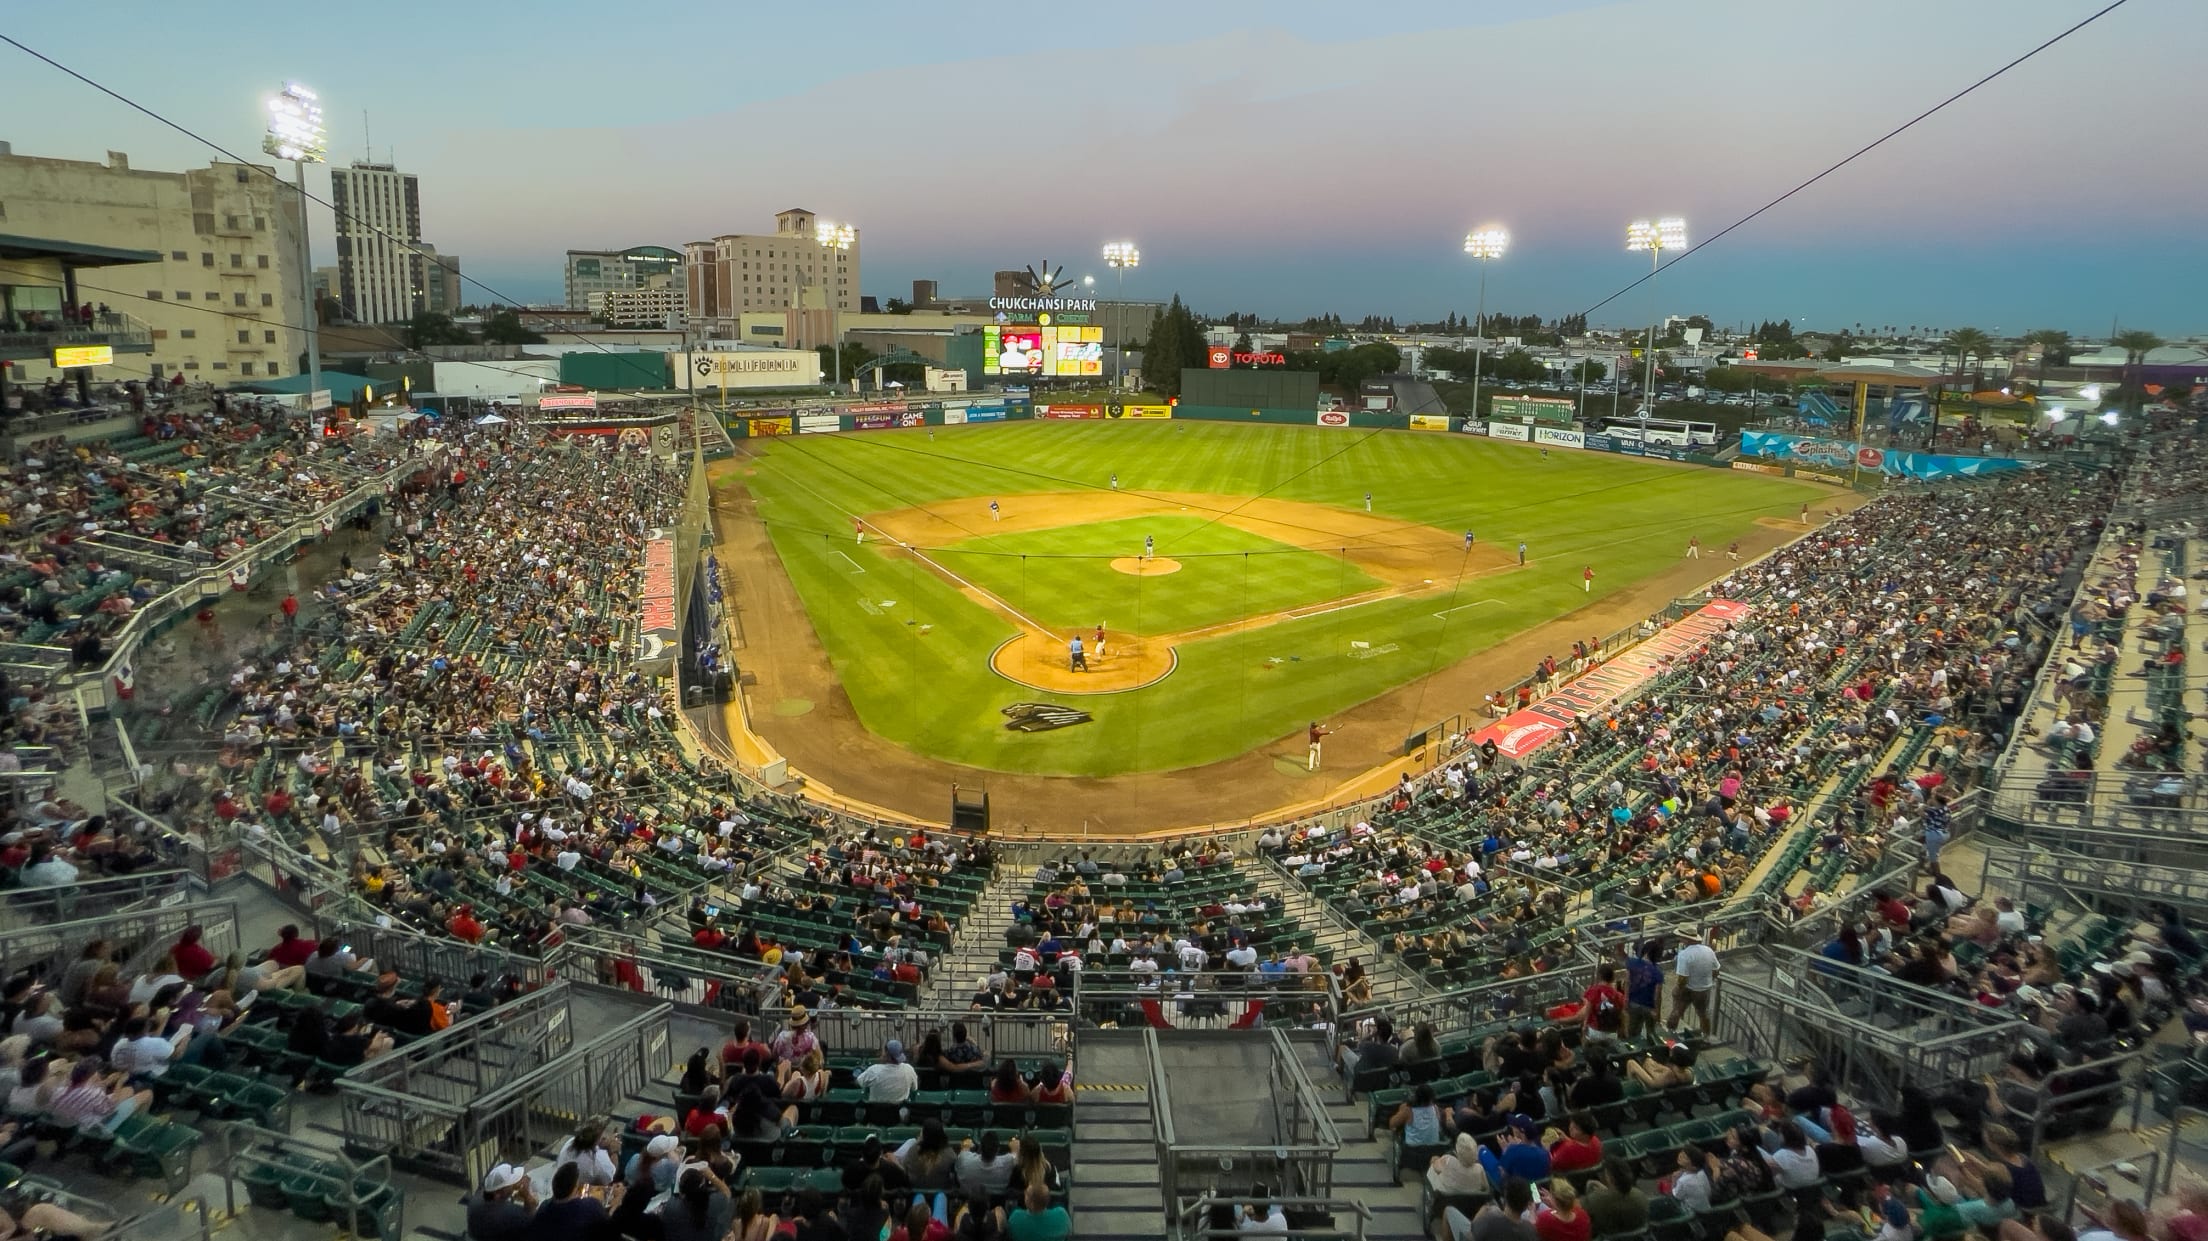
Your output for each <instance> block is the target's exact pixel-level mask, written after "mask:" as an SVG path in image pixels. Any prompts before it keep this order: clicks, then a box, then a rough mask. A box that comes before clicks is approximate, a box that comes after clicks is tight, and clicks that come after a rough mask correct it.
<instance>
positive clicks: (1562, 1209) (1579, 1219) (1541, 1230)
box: [1533, 1180, 1595, 1241]
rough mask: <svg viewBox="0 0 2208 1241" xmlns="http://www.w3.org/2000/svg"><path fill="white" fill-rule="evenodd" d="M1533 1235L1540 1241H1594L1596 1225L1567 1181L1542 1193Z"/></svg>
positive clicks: (1535, 1217) (1558, 1181)
mask: <svg viewBox="0 0 2208 1241" xmlns="http://www.w3.org/2000/svg"><path fill="white" fill-rule="evenodd" d="M1533 1235H1534V1236H1535V1237H1537V1238H1539V1239H1540V1241H1591V1239H1592V1238H1593V1237H1594V1235H1595V1224H1594V1221H1593V1220H1591V1219H1589V1218H1588V1216H1587V1212H1586V1211H1585V1210H1583V1209H1582V1208H1581V1207H1580V1205H1579V1191H1578V1190H1576V1189H1573V1188H1572V1183H1571V1182H1570V1181H1565V1180H1557V1181H1551V1182H1550V1183H1549V1184H1548V1185H1547V1186H1545V1187H1543V1189H1542V1190H1541V1206H1540V1208H1539V1209H1538V1211H1537V1212H1536V1213H1535V1215H1534V1217H1533Z"/></svg>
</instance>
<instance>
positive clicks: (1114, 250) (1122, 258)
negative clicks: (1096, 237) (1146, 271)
mask: <svg viewBox="0 0 2208 1241" xmlns="http://www.w3.org/2000/svg"><path fill="white" fill-rule="evenodd" d="M1104 263H1105V265H1106V266H1108V267H1140V266H1142V251H1140V250H1137V249H1136V248H1135V243H1134V242H1131V241H1114V242H1108V243H1106V245H1105V246H1104Z"/></svg>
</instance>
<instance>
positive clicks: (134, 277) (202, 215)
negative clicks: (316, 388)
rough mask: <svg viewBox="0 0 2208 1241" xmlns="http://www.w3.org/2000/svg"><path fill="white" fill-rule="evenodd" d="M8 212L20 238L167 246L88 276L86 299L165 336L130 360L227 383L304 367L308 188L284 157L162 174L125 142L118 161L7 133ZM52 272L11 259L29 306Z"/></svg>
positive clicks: (3, 269)
mask: <svg viewBox="0 0 2208 1241" xmlns="http://www.w3.org/2000/svg"><path fill="white" fill-rule="evenodd" d="M0 209H4V210H5V212H6V215H5V216H4V217H0V232H5V233H8V234H10V235H14V236H20V237H29V238H39V237H44V238H56V239H67V240H68V241H70V242H73V243H77V244H83V245H97V246H106V247H112V248H115V249H118V250H132V251H148V250H150V251H154V252H155V253H157V254H158V255H160V261H159V262H157V263H134V264H131V265H127V266H116V267H105V268H97V269H92V270H88V271H86V272H84V273H83V274H81V275H80V276H79V277H78V286H77V296H78V297H79V299H80V300H81V301H82V302H83V303H85V304H89V305H93V306H95V307H96V308H97V307H100V306H104V307H105V308H106V309H107V310H108V311H109V312H110V313H111V315H113V316H121V317H127V318H129V319H134V320H136V321H138V322H140V323H143V324H144V325H145V327H146V329H147V334H148V336H149V337H150V338H151V341H152V344H153V349H152V352H151V353H143V354H141V353H136V352H133V353H131V354H128V355H126V356H127V361H126V360H125V357H118V359H117V368H118V371H120V369H121V368H123V367H125V366H128V367H129V368H131V369H137V368H139V367H143V368H145V369H144V370H141V371H139V375H138V377H146V376H152V377H165V376H168V375H173V374H175V373H177V372H179V371H181V372H183V373H184V374H185V375H186V376H187V377H188V378H191V379H203V380H207V381H208V382H211V383H214V384H217V385H221V384H225V383H228V382H230V381H231V380H233V379H253V378H260V377H264V376H269V375H276V376H288V375H292V374H295V373H297V370H298V368H299V356H300V355H301V354H302V353H304V352H305V351H306V333H305V331H304V328H305V325H306V322H307V318H306V314H307V311H306V305H307V303H306V289H305V287H304V286H303V284H302V283H301V280H300V271H299V223H300V217H299V194H298V191H296V190H295V189H293V188H292V185H291V182H290V180H289V179H288V178H279V177H278V176H277V175H276V172H275V170H274V169H273V168H271V167H267V166H264V165H258V164H236V163H231V162H229V161H227V160H224V161H216V162H213V163H210V164H209V165H208V166H207V167H205V168H194V169H192V170H191V171H189V172H151V171H147V170H144V169H136V168H132V167H131V166H130V157H129V156H127V155H125V154H123V153H122V152H120V151H109V152H108V153H107V159H106V161H105V162H95V161H92V160H74V159H48V158H44V157H41V156H30V155H17V154H15V153H14V152H13V151H12V150H11V149H10V148H9V146H8V144H7V143H4V142H0ZM39 283H41V282H39V281H37V280H33V279H31V278H30V277H28V276H26V277H22V278H17V277H16V276H15V275H14V274H13V273H12V272H11V269H10V268H9V267H8V266H7V265H6V264H0V286H9V289H8V290H6V291H9V292H12V293H15V294H21V297H19V298H18V297H11V298H9V299H8V300H9V301H10V302H11V304H17V309H18V310H19V311H20V310H21V309H23V308H24V307H25V306H29V305H30V304H31V303H30V301H29V299H30V298H31V297H32V296H33V295H35V294H37V293H38V292H39V291H40V290H39V289H36V288H33V287H31V286H33V285H37V284H39ZM14 286H22V287H20V288H17V287H14ZM49 291H50V290H49ZM118 321H120V320H119V319H118ZM117 377H118V378H128V377H131V376H128V375H123V374H119V373H118V375H117Z"/></svg>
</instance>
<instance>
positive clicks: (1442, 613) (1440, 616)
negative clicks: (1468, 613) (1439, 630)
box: [1434, 599, 1502, 620]
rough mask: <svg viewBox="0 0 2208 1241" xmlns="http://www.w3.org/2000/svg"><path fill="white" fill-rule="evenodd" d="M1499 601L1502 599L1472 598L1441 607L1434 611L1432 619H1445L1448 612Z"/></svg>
mask: <svg viewBox="0 0 2208 1241" xmlns="http://www.w3.org/2000/svg"><path fill="white" fill-rule="evenodd" d="M1501 602H1502V600H1500V599H1474V600H1473V601H1472V602H1470V603H1460V604H1458V605H1457V606H1455V607H1453V608H1443V609H1442V610H1440V611H1439V612H1436V613H1434V619H1436V620H1443V619H1446V618H1447V617H1448V615H1449V614H1450V613H1451V612H1462V611H1464V610H1465V609H1466V608H1477V607H1484V606H1485V605H1487V604H1490V603H1501Z"/></svg>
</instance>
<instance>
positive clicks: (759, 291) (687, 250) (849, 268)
mask: <svg viewBox="0 0 2208 1241" xmlns="http://www.w3.org/2000/svg"><path fill="white" fill-rule="evenodd" d="M820 223H821V222H820V220H819V219H818V217H816V216H814V214H813V213H812V212H810V211H806V210H804V209H802V208H792V209H791V210H788V211H784V212H782V213H780V214H779V215H776V216H775V217H774V232H772V233H769V234H757V233H725V234H723V235H721V236H719V237H715V238H714V239H713V240H711V241H693V242H690V243H688V244H687V245H685V246H683V248H682V261H683V272H684V274H685V275H686V276H687V277H688V279H689V292H688V298H687V300H688V303H689V305H688V312H689V314H688V318H689V322H690V326H691V327H692V328H696V329H700V330H702V331H704V332H705V333H706V334H707V335H709V336H716V337H734V336H735V335H736V327H737V320H738V319H739V318H740V317H741V316H742V315H743V313H744V312H745V311H747V310H823V311H842V312H847V313H848V312H855V311H857V310H858V308H859V239H858V231H857V230H856V229H854V230H852V234H851V237H852V240H851V246H850V248H849V249H845V250H839V249H834V248H831V247H828V246H823V245H821V244H820V233H819V231H818V230H819V226H820ZM828 317H829V318H831V319H832V316H828ZM830 334H831V335H832V334H833V333H832V330H831V332H830ZM752 343H757V342H752ZM784 343H788V342H784Z"/></svg>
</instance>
